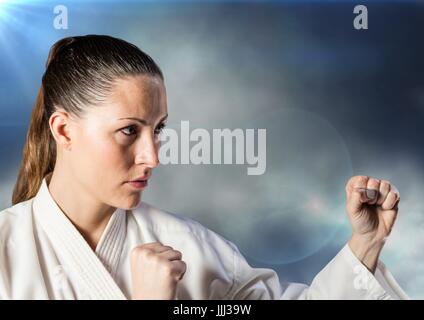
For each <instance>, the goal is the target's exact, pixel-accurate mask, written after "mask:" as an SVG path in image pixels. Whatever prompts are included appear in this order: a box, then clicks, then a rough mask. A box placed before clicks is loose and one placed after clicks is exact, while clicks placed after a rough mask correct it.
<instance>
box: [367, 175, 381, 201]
mask: <svg viewBox="0 0 424 320" xmlns="http://www.w3.org/2000/svg"><path fill="white" fill-rule="evenodd" d="M379 190H380V180H377V179H375V178H370V179H368V182H367V191H366V196H367V202H368V204H375V203H376V202H377V199H378V193H379V192H378V191H379Z"/></svg>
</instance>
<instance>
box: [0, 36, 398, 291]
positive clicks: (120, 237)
mask: <svg viewBox="0 0 424 320" xmlns="http://www.w3.org/2000/svg"><path fill="white" fill-rule="evenodd" d="M167 115H168V113H167V105H166V92H165V86H164V78H163V75H162V72H161V70H160V68H159V67H158V66H157V65H156V63H155V62H154V61H153V60H152V59H151V58H150V57H149V56H148V55H147V54H145V53H143V52H142V51H141V50H140V49H139V48H137V47H136V46H134V45H132V44H129V43H127V42H125V41H123V40H120V39H116V38H112V37H109V36H98V35H89V36H82V37H70V38H65V39H62V40H60V41H59V42H57V43H56V44H55V45H54V46H53V47H52V49H51V51H50V54H49V57H48V61H47V66H46V71H45V73H44V75H43V79H42V85H41V88H40V91H39V94H38V97H37V101H36V103H35V107H34V110H33V113H32V118H31V123H30V127H29V132H28V135H27V141H26V144H25V147H24V152H23V161H22V165H21V168H20V171H19V176H18V179H17V182H16V186H15V189H14V192H13V206H12V207H11V208H8V209H6V210H4V211H2V212H1V213H0V297H1V298H3V299H306V298H308V299H312V298H318V299H322V298H324V299H325V298H329V299H389V298H395V299H396V298H405V297H406V296H405V294H404V293H403V291H402V290H401V289H400V288H399V286H398V285H397V284H396V282H395V280H394V279H393V278H392V277H391V276H390V273H389V272H388V271H387V270H386V269H385V267H384V265H383V264H382V263H380V262H379V261H378V257H379V254H380V252H381V249H382V247H383V245H384V241H385V239H386V237H387V236H388V235H389V233H390V231H391V228H392V226H393V224H394V221H395V218H396V215H397V211H398V208H397V203H398V201H399V195H398V193H397V192H394V191H393V190H391V185H390V183H389V182H387V181H379V180H376V179H372V178H368V177H364V176H358V177H353V178H352V179H351V180H350V181H349V182H348V183H347V186H346V195H347V205H346V208H347V213H348V216H349V219H350V222H351V224H352V230H353V232H352V238H351V239H350V241H349V243H348V244H346V245H345V247H344V248H343V249H342V250H341V251H340V253H339V254H338V255H337V256H336V257H335V258H334V259H333V260H332V261H331V262H330V263H329V264H328V265H327V266H326V267H325V268H324V269H323V270H322V271H321V272H320V273H319V274H318V275H317V276H316V277H315V279H314V281H313V282H312V284H311V286H310V287H307V286H305V285H300V284H294V283H289V284H287V285H281V284H280V282H279V279H278V276H277V274H276V273H275V272H274V271H273V270H270V269H262V268H260V269H259V268H252V267H250V266H249V265H248V263H247V262H246V260H245V259H244V257H243V256H242V255H241V253H240V252H239V250H238V249H237V247H236V246H235V245H234V244H233V243H231V242H229V241H227V240H225V239H223V238H222V237H221V236H219V235H217V234H216V233H214V232H212V231H211V230H208V229H207V228H205V227H203V226H202V225H200V224H199V223H197V222H195V221H192V220H189V219H187V218H183V217H180V216H177V215H175V214H171V213H168V212H164V211H161V210H159V209H157V208H155V207H153V206H151V205H148V204H146V203H144V202H140V200H141V194H142V191H143V189H144V188H145V187H146V186H147V181H148V180H149V178H150V177H151V175H152V170H153V169H154V168H155V167H156V166H157V165H158V163H159V162H158V148H159V139H158V135H159V133H160V131H161V130H162V129H163V127H164V126H165V120H166V117H167ZM364 190H365V191H364ZM367 190H368V192H366V191H367ZM373 190H374V194H372V191H373ZM366 195H368V196H369V197H368V198H366V197H365V196H366Z"/></svg>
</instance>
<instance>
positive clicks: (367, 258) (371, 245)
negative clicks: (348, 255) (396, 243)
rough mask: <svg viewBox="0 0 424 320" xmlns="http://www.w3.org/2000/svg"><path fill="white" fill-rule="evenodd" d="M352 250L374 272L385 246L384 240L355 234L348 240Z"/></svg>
mask: <svg viewBox="0 0 424 320" xmlns="http://www.w3.org/2000/svg"><path fill="white" fill-rule="evenodd" d="M348 245H349V248H350V250H351V251H352V252H353V254H354V255H355V256H356V257H357V258H358V260H359V261H361V262H362V264H363V265H364V266H365V267H367V269H368V270H369V271H370V272H371V273H373V274H374V272H375V270H376V269H377V264H378V259H379V256H380V253H381V250H382V249H383V246H384V240H378V241H377V240H373V239H369V238H367V237H365V236H361V235H356V234H353V235H352V237H351V238H350V240H349V242H348Z"/></svg>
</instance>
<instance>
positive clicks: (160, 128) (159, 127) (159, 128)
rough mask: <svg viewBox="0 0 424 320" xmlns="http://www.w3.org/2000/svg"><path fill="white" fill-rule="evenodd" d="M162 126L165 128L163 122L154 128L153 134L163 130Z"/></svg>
mask: <svg viewBox="0 0 424 320" xmlns="http://www.w3.org/2000/svg"><path fill="white" fill-rule="evenodd" d="M164 128H165V124H164V123H162V124H160V125H158V127H157V128H156V130H155V134H160V133H161V132H162V131H163V129H164Z"/></svg>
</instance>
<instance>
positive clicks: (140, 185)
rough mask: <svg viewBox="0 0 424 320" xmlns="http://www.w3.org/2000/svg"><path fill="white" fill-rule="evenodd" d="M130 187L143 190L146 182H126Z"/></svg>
mask: <svg viewBox="0 0 424 320" xmlns="http://www.w3.org/2000/svg"><path fill="white" fill-rule="evenodd" d="M128 183H129V184H130V185H131V186H132V187H134V188H135V189H139V190H141V189H144V188H145V187H147V180H139V181H129V182H128Z"/></svg>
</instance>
